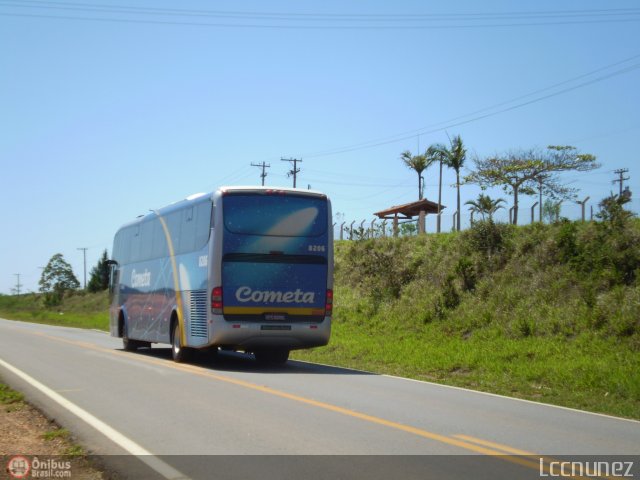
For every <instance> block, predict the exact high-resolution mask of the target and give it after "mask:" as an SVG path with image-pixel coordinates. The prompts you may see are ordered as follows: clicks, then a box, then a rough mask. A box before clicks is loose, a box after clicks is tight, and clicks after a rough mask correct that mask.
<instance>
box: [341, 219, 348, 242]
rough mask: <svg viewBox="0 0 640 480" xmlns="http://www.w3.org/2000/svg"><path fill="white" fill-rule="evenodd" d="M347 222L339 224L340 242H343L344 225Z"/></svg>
mask: <svg viewBox="0 0 640 480" xmlns="http://www.w3.org/2000/svg"><path fill="white" fill-rule="evenodd" d="M345 223H347V222H342V223H341V224H340V240H344V224H345Z"/></svg>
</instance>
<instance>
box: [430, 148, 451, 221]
mask: <svg viewBox="0 0 640 480" xmlns="http://www.w3.org/2000/svg"><path fill="white" fill-rule="evenodd" d="M446 150H447V147H445V146H444V145H442V144H441V143H434V144H433V145H431V146H429V148H427V151H426V152H425V156H426V157H427V158H428V159H431V163H434V162H438V163H439V164H440V177H439V180H438V217H437V220H436V221H437V232H438V233H440V208H441V207H440V205H441V203H442V165H443V164H444V163H445V162H446V161H447V155H446V153H445V152H446Z"/></svg>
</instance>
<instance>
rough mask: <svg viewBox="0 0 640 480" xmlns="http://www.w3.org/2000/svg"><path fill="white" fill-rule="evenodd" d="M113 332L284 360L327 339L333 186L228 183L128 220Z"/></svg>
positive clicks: (178, 347)
mask: <svg viewBox="0 0 640 480" xmlns="http://www.w3.org/2000/svg"><path fill="white" fill-rule="evenodd" d="M110 291H111V308H110V330H111V335H112V336H115V337H121V338H122V341H123V346H124V348H125V350H136V349H137V348H139V347H143V346H150V345H151V344H152V343H168V344H170V345H171V347H172V356H173V358H174V360H176V361H178V362H180V361H184V360H186V359H187V357H188V355H189V354H190V352H192V351H193V349H209V350H211V351H213V352H217V350H218V348H223V349H230V350H239V351H245V352H250V353H253V354H254V355H255V357H256V359H257V360H259V361H263V362H268V363H284V362H286V360H287V359H288V356H289V352H290V351H291V350H295V349H302V348H311V347H316V346H321V345H326V344H327V343H328V341H329V336H330V333H331V316H332V309H333V229H332V222H331V203H330V201H329V199H328V198H327V197H326V195H324V194H322V193H319V192H313V191H307V190H297V189H287V188H278V189H272V188H264V187H223V188H220V189H219V190H217V191H216V192H214V193H212V194H199V195H193V196H191V197H188V198H187V199H185V200H183V201H181V202H178V203H175V204H172V205H169V206H167V207H165V208H161V209H159V210H154V211H152V212H151V213H149V214H148V215H145V216H143V217H140V218H138V219H136V220H135V221H133V222H131V223H128V224H126V225H124V226H123V227H122V228H120V229H119V230H118V232H117V233H116V236H115V240H114V247H113V259H112V261H111V281H110Z"/></svg>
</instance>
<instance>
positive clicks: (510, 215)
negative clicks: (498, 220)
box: [509, 207, 513, 225]
mask: <svg viewBox="0 0 640 480" xmlns="http://www.w3.org/2000/svg"><path fill="white" fill-rule="evenodd" d="M509 224H510V225H513V207H511V208H510V209H509Z"/></svg>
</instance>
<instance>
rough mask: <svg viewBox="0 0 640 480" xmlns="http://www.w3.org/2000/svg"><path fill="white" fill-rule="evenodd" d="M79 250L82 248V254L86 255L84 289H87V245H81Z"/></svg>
mask: <svg viewBox="0 0 640 480" xmlns="http://www.w3.org/2000/svg"><path fill="white" fill-rule="evenodd" d="M77 250H82V255H83V256H84V289H85V290H86V289H87V250H88V248H87V247H80V248H78V249H77Z"/></svg>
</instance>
